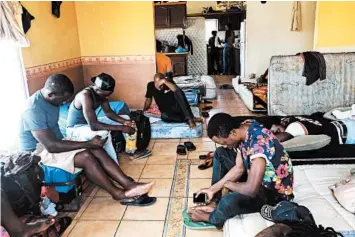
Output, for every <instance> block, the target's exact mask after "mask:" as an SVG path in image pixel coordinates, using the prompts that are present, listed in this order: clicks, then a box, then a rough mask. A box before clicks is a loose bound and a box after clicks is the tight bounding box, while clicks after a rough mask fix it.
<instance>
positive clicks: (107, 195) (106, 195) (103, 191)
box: [95, 188, 111, 197]
mask: <svg viewBox="0 0 355 237" xmlns="http://www.w3.org/2000/svg"><path fill="white" fill-rule="evenodd" d="M95 197H111V194H109V193H108V192H107V191H105V190H103V189H102V188H100V189H99V191H98V192H97V193H96V195H95Z"/></svg>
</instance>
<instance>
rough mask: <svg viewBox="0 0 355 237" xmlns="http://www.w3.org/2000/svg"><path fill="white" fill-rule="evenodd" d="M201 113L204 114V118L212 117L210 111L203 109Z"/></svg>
mask: <svg viewBox="0 0 355 237" xmlns="http://www.w3.org/2000/svg"><path fill="white" fill-rule="evenodd" d="M201 115H202V117H204V118H209V117H210V114H209V113H208V112H206V111H202V112H201Z"/></svg>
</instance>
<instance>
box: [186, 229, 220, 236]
mask: <svg viewBox="0 0 355 237" xmlns="http://www.w3.org/2000/svg"><path fill="white" fill-rule="evenodd" d="M202 236H203V237H223V231H222V230H217V229H216V230H191V229H186V235H185V237H202Z"/></svg>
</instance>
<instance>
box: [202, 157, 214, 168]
mask: <svg viewBox="0 0 355 237" xmlns="http://www.w3.org/2000/svg"><path fill="white" fill-rule="evenodd" d="M212 166H213V157H208V158H207V159H206V160H205V162H204V163H203V164H201V165H199V166H198V169H199V170H206V169H208V168H211V167H212Z"/></svg>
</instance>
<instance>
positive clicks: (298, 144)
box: [282, 135, 331, 152]
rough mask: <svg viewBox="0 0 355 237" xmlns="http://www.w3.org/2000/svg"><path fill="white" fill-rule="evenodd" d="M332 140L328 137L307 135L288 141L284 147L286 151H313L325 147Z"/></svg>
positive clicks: (284, 143)
mask: <svg viewBox="0 0 355 237" xmlns="http://www.w3.org/2000/svg"><path fill="white" fill-rule="evenodd" d="M330 140H331V138H330V137H329V136H327V135H305V136H298V137H294V138H292V139H290V140H287V141H285V142H283V143H282V145H283V146H284V148H285V149H286V151H291V152H292V151H311V150H317V149H320V148H323V147H325V146H326V145H328V144H329V143H330Z"/></svg>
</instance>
